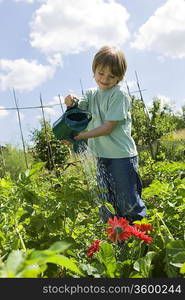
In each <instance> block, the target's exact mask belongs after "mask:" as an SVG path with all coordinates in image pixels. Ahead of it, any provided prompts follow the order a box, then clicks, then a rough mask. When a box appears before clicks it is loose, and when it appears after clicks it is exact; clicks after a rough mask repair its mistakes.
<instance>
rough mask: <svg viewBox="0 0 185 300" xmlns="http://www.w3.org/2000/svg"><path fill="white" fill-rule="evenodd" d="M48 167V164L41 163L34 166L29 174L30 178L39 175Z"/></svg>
mask: <svg viewBox="0 0 185 300" xmlns="http://www.w3.org/2000/svg"><path fill="white" fill-rule="evenodd" d="M45 165H46V162H39V163H37V164H35V165H33V167H32V168H31V169H30V170H29V173H28V175H29V176H32V175H34V174H35V173H38V172H39V171H41V170H42V168H43V167H44V166H45Z"/></svg>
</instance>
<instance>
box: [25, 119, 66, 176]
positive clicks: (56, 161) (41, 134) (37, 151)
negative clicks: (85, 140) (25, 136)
mask: <svg viewBox="0 0 185 300" xmlns="http://www.w3.org/2000/svg"><path fill="white" fill-rule="evenodd" d="M31 140H32V141H33V143H34V146H33V147H32V151H33V155H34V157H35V159H37V160H40V161H43V162H46V168H47V169H49V170H53V169H54V167H55V166H62V165H63V164H64V163H65V162H66V161H67V159H68V158H69V149H68V147H67V146H66V145H64V144H62V143H61V141H59V140H57V139H56V138H55V136H54V134H53V132H52V128H51V125H50V123H49V121H46V122H45V123H44V122H41V129H40V130H39V129H34V130H33V131H32V135H31Z"/></svg>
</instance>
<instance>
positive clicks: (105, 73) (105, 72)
mask: <svg viewBox="0 0 185 300" xmlns="http://www.w3.org/2000/svg"><path fill="white" fill-rule="evenodd" d="M94 79H95V81H96V83H97V85H98V86H99V88H100V89H102V90H108V89H110V88H112V87H113V86H114V85H116V84H117V83H118V82H119V81H120V78H119V77H118V76H115V75H113V74H112V72H111V70H110V68H109V67H104V68H102V67H101V66H98V67H97V68H96V71H95V73H94Z"/></svg>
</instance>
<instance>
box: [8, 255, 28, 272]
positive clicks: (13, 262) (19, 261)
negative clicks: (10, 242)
mask: <svg viewBox="0 0 185 300" xmlns="http://www.w3.org/2000/svg"><path fill="white" fill-rule="evenodd" d="M24 261H25V252H24V251H22V250H13V251H12V252H11V253H10V254H9V256H8V259H7V262H6V269H7V272H8V273H10V274H12V275H16V272H17V271H18V270H20V268H21V267H22V265H23V263H24Z"/></svg>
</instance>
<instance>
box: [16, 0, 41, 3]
mask: <svg viewBox="0 0 185 300" xmlns="http://www.w3.org/2000/svg"><path fill="white" fill-rule="evenodd" d="M13 1H14V2H26V3H35V2H45V1H46V0H13Z"/></svg>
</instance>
